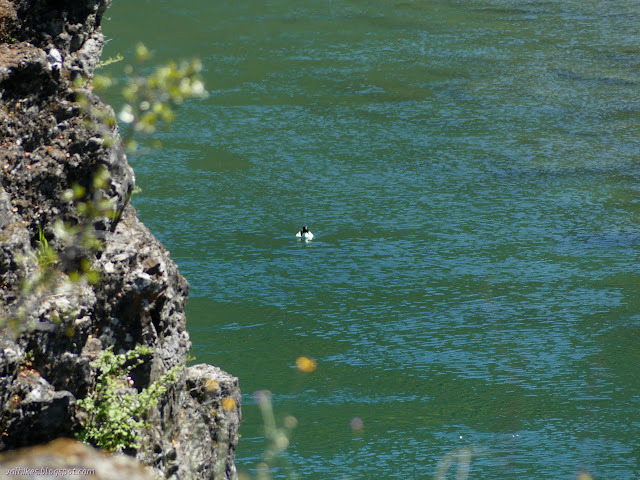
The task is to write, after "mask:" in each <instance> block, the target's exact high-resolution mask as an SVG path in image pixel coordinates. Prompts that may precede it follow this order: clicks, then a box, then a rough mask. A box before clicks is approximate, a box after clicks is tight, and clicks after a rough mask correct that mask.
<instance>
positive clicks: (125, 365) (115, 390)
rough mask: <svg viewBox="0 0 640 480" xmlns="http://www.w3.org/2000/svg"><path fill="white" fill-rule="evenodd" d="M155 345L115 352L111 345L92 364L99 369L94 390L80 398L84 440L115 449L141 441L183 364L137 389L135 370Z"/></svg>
mask: <svg viewBox="0 0 640 480" xmlns="http://www.w3.org/2000/svg"><path fill="white" fill-rule="evenodd" d="M152 354H153V349H152V348H151V347H146V346H142V345H138V346H136V348H134V349H133V350H129V351H128V352H125V353H120V354H115V353H113V348H112V347H109V348H107V349H106V350H104V351H103V352H102V354H101V355H100V357H98V358H97V359H96V360H95V361H94V362H92V364H91V365H92V366H93V367H94V368H95V369H96V371H97V374H96V381H95V385H94V388H93V390H92V391H91V393H90V394H89V395H87V397H86V398H84V399H82V400H79V401H78V407H79V409H80V415H78V417H79V418H81V419H82V422H81V429H80V431H79V432H78V433H77V438H79V439H80V440H82V441H84V442H87V443H90V444H92V445H95V446H96V447H100V448H103V449H106V450H111V451H114V450H115V451H120V452H122V451H127V450H131V449H136V448H138V447H139V445H140V435H141V434H142V432H143V431H144V429H145V428H147V427H148V425H149V424H148V419H147V415H148V413H149V411H150V410H151V409H152V408H153V407H155V406H156V405H157V403H158V401H159V400H160V398H161V397H162V396H163V395H164V394H165V393H166V392H167V390H168V388H169V386H170V385H171V383H172V382H173V381H175V379H176V376H177V373H178V371H179V370H180V369H181V368H183V365H176V366H175V367H173V368H171V369H170V370H169V371H167V373H165V374H164V375H163V376H162V377H161V378H160V379H158V380H156V381H155V382H153V383H152V384H151V385H149V386H148V387H147V388H144V389H142V390H141V391H138V390H136V388H135V385H134V382H133V379H132V378H131V377H130V373H131V371H132V370H133V369H134V368H135V367H137V366H138V365H141V364H142V363H143V362H144V361H145V360H144V357H146V356H149V355H152Z"/></svg>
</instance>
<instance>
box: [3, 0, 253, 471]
mask: <svg viewBox="0 0 640 480" xmlns="http://www.w3.org/2000/svg"><path fill="white" fill-rule="evenodd" d="M108 4H109V1H108V0H91V1H86V0H83V1H77V0H75V1H74V0H63V1H60V2H55V4H53V3H52V2H49V1H45V0H15V1H6V0H0V319H2V324H1V325H2V336H1V341H0V401H1V402H2V403H1V405H0V412H1V414H0V432H1V433H0V451H2V450H9V449H15V448H18V447H27V446H31V445H36V444H41V443H44V442H47V441H50V440H53V439H56V438H58V437H70V436H73V435H74V434H75V433H77V432H78V430H79V429H81V428H82V421H83V417H82V411H81V409H79V408H78V405H77V401H78V400H80V399H83V398H85V397H86V396H87V395H88V394H89V392H91V391H92V390H93V389H95V381H96V368H95V363H94V362H95V360H96V359H97V358H99V356H100V354H101V352H102V351H104V350H105V349H107V348H108V347H112V348H113V350H114V352H120V351H127V350H131V349H132V348H134V347H135V346H136V345H137V344H141V345H145V346H149V347H152V348H153V351H154V354H153V355H152V356H151V357H150V359H149V360H148V361H147V362H146V363H145V364H144V365H143V366H142V367H140V368H137V369H136V370H135V372H134V374H132V380H131V381H132V382H133V387H132V388H134V389H137V390H138V391H140V390H142V389H144V388H146V387H148V386H149V385H151V384H152V383H153V382H155V381H156V380H158V379H160V378H163V376H164V375H165V374H166V373H167V372H168V371H169V370H171V369H172V368H174V367H176V366H177V367H178V372H179V374H177V375H176V376H175V379H174V380H173V381H172V382H171V384H170V385H169V388H168V390H167V392H166V394H164V395H163V396H162V398H161V400H160V402H159V403H158V404H157V406H156V407H154V408H153V409H152V410H151V411H150V412H149V414H148V417H149V419H150V425H151V427H150V428H147V429H145V431H144V432H141V442H140V445H139V446H138V447H137V448H133V449H132V451H131V452H130V453H133V454H135V455H136V456H137V458H138V459H139V460H141V461H143V462H145V463H146V464H147V465H149V466H151V467H153V468H154V469H155V471H156V472H157V473H158V474H160V475H162V476H164V477H167V478H176V479H178V478H180V479H192V478H193V479H197V478H211V479H233V478H236V477H237V473H236V470H235V465H234V452H235V446H236V444H237V441H238V433H237V430H238V425H239V421H240V411H241V397H240V390H239V387H238V382H237V379H236V378H234V377H232V376H230V375H228V374H227V373H225V372H222V371H221V370H219V369H217V368H215V367H212V366H208V365H199V366H195V367H190V368H186V367H185V364H186V360H187V356H188V353H189V349H190V347H191V343H190V341H189V335H188V333H187V330H186V319H185V314H184V306H185V302H186V300H187V296H188V289H189V286H188V283H187V281H186V280H185V279H184V278H183V277H182V276H181V275H180V273H179V272H178V269H177V266H176V265H175V263H174V262H173V261H172V260H171V257H170V255H169V252H168V251H167V250H166V248H164V246H163V245H162V244H161V243H160V242H158V241H157V240H156V239H155V237H154V236H153V235H152V234H151V232H149V230H148V229H147V228H146V227H145V226H144V225H143V224H142V223H141V222H140V220H139V219H138V217H137V214H136V212H135V210H134V208H133V207H132V206H131V204H130V203H129V199H130V196H131V193H132V192H133V189H134V186H135V176H134V173H133V170H132V169H131V167H130V166H129V164H128V162H127V158H126V154H125V150H124V148H123V146H122V141H121V139H120V136H119V132H118V126H117V124H116V122H115V121H107V120H108V119H113V118H115V116H114V114H113V111H112V110H111V109H110V107H108V106H106V105H104V104H102V103H101V101H100V99H99V98H98V97H97V96H96V95H94V94H93V92H92V91H91V90H90V88H86V87H79V86H78V82H75V80H77V79H78V78H84V79H90V78H91V76H92V74H93V69H94V68H95V67H96V65H97V64H98V62H99V57H100V54H101V51H102V45H103V43H104V40H103V36H102V33H101V30H100V21H101V18H102V14H103V13H104V11H105V9H106V8H107V6H108ZM80 100H82V101H80ZM96 112H99V113H100V114H97V113H96ZM105 112H106V113H105ZM105 119H107V120H105ZM100 171H105V172H106V173H107V174H108V175H107V176H106V178H107V179H108V180H107V181H106V182H105V184H104V185H101V186H100V187H99V188H98V191H96V192H93V193H94V194H95V195H97V197H96V198H100V199H106V200H108V205H109V206H110V207H109V208H110V211H109V212H102V214H100V215H97V216H93V217H87V215H86V214H84V213H83V212H82V211H80V209H79V208H78V204H77V203H74V201H71V200H70V199H69V198H68V195H67V194H66V192H68V191H71V190H73V189H74V188H78V187H81V188H83V189H84V191H87V192H89V191H92V189H93V188H94V187H93V185H94V179H95V177H96V175H97V172H100ZM60 222H64V224H66V225H70V226H71V227H69V228H72V227H74V226H75V227H78V226H82V225H85V226H87V225H88V226H89V227H90V228H91V231H92V232H94V235H95V237H96V238H97V239H98V240H99V241H100V242H99V247H98V248H93V249H91V248H85V247H83V246H82V245H78V244H77V242H76V244H74V243H73V242H69V240H68V239H67V238H64V235H62V234H61V232H60V228H59V225H61V223H60ZM45 242H46V245H47V248H48V247H49V246H50V248H52V249H53V250H54V251H56V252H58V258H59V260H60V261H59V265H58V268H57V269H56V270H55V271H53V270H52V271H48V270H47V271H48V272H49V274H48V276H47V277H46V281H40V283H36V282H35V280H33V279H34V278H37V279H42V278H43V274H42V271H43V269H45V268H46V267H43V261H42V252H41V250H42V248H43V243H45ZM84 261H88V262H89V263H90V264H91V269H92V271H95V272H97V277H96V280H94V281H86V280H82V281H77V280H75V281H74V280H73V272H74V271H75V270H76V269H78V268H79V267H78V265H79V264H80V263H82V262H84ZM39 262H40V263H39ZM30 282H31V283H30ZM34 285H35V286H34ZM213 386H216V388H213ZM230 405H233V408H230Z"/></svg>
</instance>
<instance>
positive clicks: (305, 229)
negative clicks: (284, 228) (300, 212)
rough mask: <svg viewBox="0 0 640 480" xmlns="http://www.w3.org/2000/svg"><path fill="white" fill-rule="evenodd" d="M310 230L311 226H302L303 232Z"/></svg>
mask: <svg viewBox="0 0 640 480" xmlns="http://www.w3.org/2000/svg"><path fill="white" fill-rule="evenodd" d="M308 231H309V227H307V226H306V225H305V226H304V227H302V233H307V232H308Z"/></svg>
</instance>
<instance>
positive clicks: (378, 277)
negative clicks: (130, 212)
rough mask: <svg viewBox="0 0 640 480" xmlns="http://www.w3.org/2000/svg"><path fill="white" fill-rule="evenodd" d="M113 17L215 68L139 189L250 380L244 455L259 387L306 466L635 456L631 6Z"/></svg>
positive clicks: (191, 314)
mask: <svg viewBox="0 0 640 480" xmlns="http://www.w3.org/2000/svg"><path fill="white" fill-rule="evenodd" d="M108 16H110V21H107V22H105V26H104V28H105V32H106V34H107V35H108V36H109V37H110V38H111V41H110V42H109V43H108V45H107V48H106V51H105V54H106V55H107V56H109V55H114V54H115V53H117V52H122V53H124V54H125V55H130V54H131V51H132V47H133V45H134V43H135V42H136V41H140V40H142V41H144V42H145V43H146V44H147V46H149V47H150V48H151V49H152V50H153V51H154V52H155V54H156V56H155V59H156V60H157V61H163V60H167V59H170V58H180V57H192V56H197V57H200V58H201V59H202V60H203V62H204V65H205V72H204V77H205V80H206V83H207V87H208V88H209V90H210V92H211V96H210V97H209V98H208V99H207V100H205V101H193V102H188V103H187V104H185V105H183V106H182V107H181V109H180V112H179V118H178V120H177V121H176V122H175V124H174V125H173V128H172V129H171V130H170V131H169V132H166V133H162V134H160V135H158V137H160V138H161V140H162V142H163V145H164V146H163V148H162V149H158V150H154V151H152V152H151V153H148V154H143V155H138V156H133V157H132V158H131V163H132V164H133V166H134V168H135V170H136V174H137V176H138V183H139V185H140V186H141V187H142V189H143V192H142V193H141V194H139V195H137V196H136V197H135V199H134V203H135V205H136V207H137V209H138V211H139V213H140V216H141V218H142V219H143V221H144V222H145V223H146V224H147V225H148V226H149V227H150V228H151V230H152V231H153V232H154V233H155V234H156V235H157V236H158V238H160V240H162V241H163V242H164V244H165V245H166V246H167V247H168V248H169V249H170V250H171V252H172V256H173V258H174V259H175V260H176V262H177V263H178V265H179V266H180V270H181V272H182V274H183V275H185V276H186V277H187V279H188V280H189V282H190V284H191V295H190V301H189V305H188V328H189V331H190V333H191V336H192V341H193V344H194V348H193V354H194V355H195V356H196V357H197V360H198V361H203V362H209V363H213V364H215V365H218V366H220V367H222V368H224V369H226V370H228V371H229V372H231V373H233V374H235V375H237V376H238V377H239V378H240V383H241V387H242V389H243V391H244V416H245V421H244V423H243V426H242V430H241V433H242V438H241V440H240V445H239V446H238V452H237V455H238V458H237V463H238V466H239V469H240V470H242V471H245V472H249V473H251V472H253V469H254V467H255V465H256V464H257V463H258V462H260V456H261V454H262V452H263V451H264V438H263V434H262V421H261V418H260V414H259V412H258V408H257V406H256V403H255V401H254V399H253V396H252V393H253V392H255V391H257V390H259V389H269V390H270V391H272V392H273V395H274V397H273V398H274V406H275V411H276V415H277V417H278V418H279V419H281V418H283V417H284V416H286V415H294V416H295V417H296V418H297V419H298V421H299V425H298V427H297V428H296V430H295V433H294V436H293V438H292V444H291V446H290V447H289V449H288V455H289V458H290V460H291V462H292V464H293V465H294V467H295V469H296V470H297V472H298V474H299V475H300V477H301V478H303V479H305V480H306V479H309V480H325V479H358V480H360V479H363V480H364V479H366V480H369V479H387V478H388V479H391V478H394V479H395V478H397V479H414V478H415V479H418V478H432V477H433V475H434V473H435V471H436V467H437V464H438V461H440V460H441V459H442V458H443V457H444V456H445V455H446V454H447V453H449V452H452V451H454V450H455V449H458V448H462V447H473V448H474V449H475V452H476V454H475V455H474V456H473V458H472V461H471V470H470V473H469V478H477V479H481V478H495V479H510V478H513V479H516V478H517V479H523V478H548V479H560V478H564V479H573V478H575V476H576V474H577V472H578V471H580V469H586V470H588V471H589V472H590V473H591V474H592V475H593V476H594V477H595V478H597V479H631V478H637V477H638V476H640V440H638V432H639V431H640V411H639V407H640V378H639V377H638V375H637V368H638V365H640V362H639V361H640V295H639V293H640V283H639V282H638V279H639V274H640V263H639V262H638V252H639V249H640V223H639V221H640V216H639V207H640V205H639V204H638V202H639V198H640V197H639V195H638V193H639V190H640V183H639V182H638V180H639V177H640V170H639V166H640V149H639V147H640V140H639V139H640V69H639V68H640V2H638V1H632V0H628V1H623V0H618V1H606V2H605V1H595V0H594V1H575V0H565V1H562V2H561V1H515V0H513V1H507V0H502V1H501V0H484V1H469V0H467V1H463V0H459V1H444V0H443V1H436V0H428V1H395V2H394V1H372V2H359V1H347V0H336V1H317V2H311V1H304V0H298V1H297V2H287V1H283V0H282V1H269V2H258V1H254V0H247V1H239V2H213V3H209V2H198V1H195V0H182V1H177V0H165V1H141V0H138V1H135V2H115V5H114V6H113V7H112V8H111V10H110V12H108ZM121 68H122V65H117V64H116V65H113V66H112V67H110V71H111V72H113V73H114V74H115V73H116V72H118V70H119V69H120V70H121ZM110 98H112V101H113V102H114V104H115V105H116V107H117V106H118V105H119V100H118V97H117V96H115V95H113V96H111V97H110ZM305 224H306V225H309V226H310V229H311V231H312V232H313V233H314V234H315V235H316V238H315V239H314V240H313V241H312V242H310V243H304V242H300V241H298V240H297V239H296V238H295V236H294V233H295V232H296V231H297V230H299V229H300V227H301V226H302V225H305ZM301 355H305V356H308V357H311V358H313V359H315V360H317V362H318V368H317V370H316V371H315V372H313V373H303V372H300V371H298V370H296V368H295V360H296V358H297V357H299V356H301ZM355 417H359V418H361V419H362V421H363V423H364V428H363V429H362V430H358V431H353V430H352V428H351V427H350V422H351V420H352V419H353V418H355ZM453 470H455V468H454V469H453ZM274 475H275V477H276V478H284V476H283V475H284V474H283V472H282V471H281V470H276V471H275V473H274ZM452 477H453V473H451V475H450V477H449V478H452Z"/></svg>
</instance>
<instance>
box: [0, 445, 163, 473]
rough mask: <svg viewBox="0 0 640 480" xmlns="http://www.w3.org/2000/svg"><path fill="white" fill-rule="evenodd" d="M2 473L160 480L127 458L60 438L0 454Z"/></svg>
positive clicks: (148, 470)
mask: <svg viewBox="0 0 640 480" xmlns="http://www.w3.org/2000/svg"><path fill="white" fill-rule="evenodd" d="M0 471H2V472H4V473H5V474H6V475H7V476H9V475H10V476H17V477H19V478H22V479H25V480H26V479H33V480H35V479H42V478H78V479H80V478H93V479H96V480H113V479H115V478H123V479H127V480H157V479H158V478H161V477H159V476H158V475H157V473H156V472H154V471H153V470H152V469H150V468H148V467H147V468H145V467H143V466H142V465H141V464H140V463H139V462H137V461H135V460H134V459H133V458H131V457H128V456H126V455H107V454H105V453H104V452H101V451H100V450H97V449H95V448H92V447H90V446H88V445H86V444H84V443H81V442H78V441H75V440H70V439H68V438H60V439H57V440H54V441H52V442H50V443H48V444H46V445H39V446H37V447H27V448H21V449H18V450H11V451H9V452H5V453H0Z"/></svg>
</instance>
